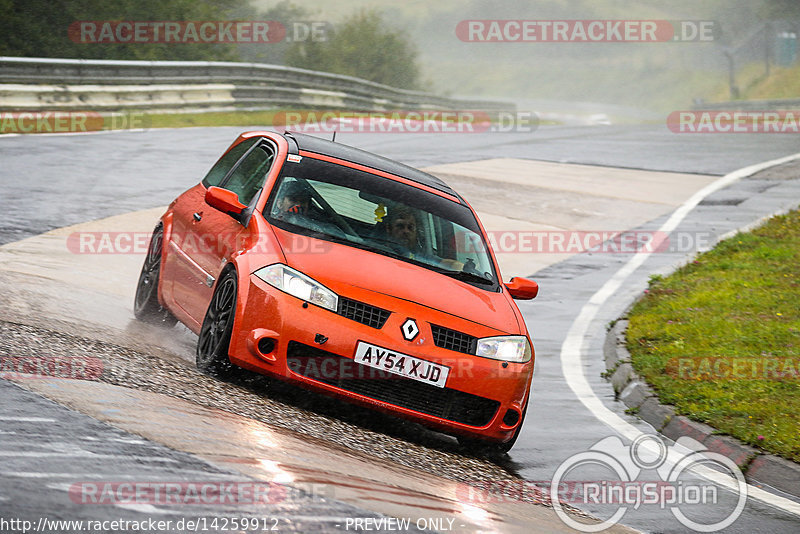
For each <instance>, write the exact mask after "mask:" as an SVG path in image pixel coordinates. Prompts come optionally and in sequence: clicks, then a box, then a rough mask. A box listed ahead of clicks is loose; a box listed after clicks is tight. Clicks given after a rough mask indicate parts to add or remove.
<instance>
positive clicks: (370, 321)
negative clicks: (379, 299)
mask: <svg viewBox="0 0 800 534" xmlns="http://www.w3.org/2000/svg"><path fill="white" fill-rule="evenodd" d="M336 313H338V314H339V315H341V316H343V317H347V318H348V319H352V320H353V321H357V322H359V323H361V324H365V325H367V326H371V327H372V328H378V329H380V328H383V324H384V323H385V322H386V319H388V318H389V315H391V312H390V311H388V310H384V309H382V308H377V307H375V306H370V305H369V304H364V303H363V302H359V301H357V300H352V299H348V298H345V297H339V306H338V307H337V309H336Z"/></svg>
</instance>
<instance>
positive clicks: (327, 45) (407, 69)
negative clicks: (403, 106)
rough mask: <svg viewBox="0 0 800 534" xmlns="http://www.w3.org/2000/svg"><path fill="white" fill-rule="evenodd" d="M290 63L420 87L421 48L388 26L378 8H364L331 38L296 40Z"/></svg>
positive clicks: (288, 61) (289, 58)
mask: <svg viewBox="0 0 800 534" xmlns="http://www.w3.org/2000/svg"><path fill="white" fill-rule="evenodd" d="M286 64H287V65H289V66H292V67H300V68H304V69H311V70H322V71H327V72H333V73H336V74H346V75H349V76H357V77H359V78H365V79H367V80H371V81H374V82H377V83H382V84H385V85H390V86H392V87H399V88H403V89H418V88H419V86H420V69H419V65H418V63H417V51H416V49H415V47H414V46H413V43H412V42H411V41H410V39H409V38H408V37H407V36H406V34H405V33H404V32H402V31H395V30H391V29H389V28H387V27H386V25H385V24H384V22H383V19H382V17H381V15H380V13H378V12H377V11H374V10H366V11H364V10H362V11H359V12H357V13H356V14H355V15H353V16H351V17H350V18H349V19H347V20H345V21H344V23H342V24H341V25H340V26H339V27H338V28H337V29H335V30H334V31H332V32H331V34H330V35H328V36H327V41H324V42H320V41H306V42H298V43H293V44H292V45H291V46H290V47H289V50H288V51H287V53H286Z"/></svg>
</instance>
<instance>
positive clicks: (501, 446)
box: [458, 404, 528, 454]
mask: <svg viewBox="0 0 800 534" xmlns="http://www.w3.org/2000/svg"><path fill="white" fill-rule="evenodd" d="M527 412H528V405H527V404H526V405H525V408H523V409H522V417H520V420H519V426H517V430H516V431H515V432H514V435H513V436H512V437H511V439H510V440H508V441H505V442H503V443H496V442H491V441H485V440H482V439H478V438H469V437H466V436H458V444H459V445H461V447H463V448H465V449H467V450H469V451H470V452H477V453H483V454H486V453H488V454H505V453H507V452H508V451H510V450H511V447H513V446H514V444H515V443H516V442H517V438H518V437H519V434H520V432H521V431H522V423H524V422H525V414H526V413H527Z"/></svg>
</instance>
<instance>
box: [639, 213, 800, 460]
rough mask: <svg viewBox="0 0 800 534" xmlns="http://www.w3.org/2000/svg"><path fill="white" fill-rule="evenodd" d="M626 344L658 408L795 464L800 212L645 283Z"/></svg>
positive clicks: (798, 447) (799, 421)
mask: <svg viewBox="0 0 800 534" xmlns="http://www.w3.org/2000/svg"><path fill="white" fill-rule="evenodd" d="M627 342H628V349H629V350H630V352H631V356H632V359H633V366H634V368H635V369H636V371H637V372H638V373H639V374H640V375H642V376H643V377H644V378H645V379H646V380H647V382H649V383H650V384H651V385H652V386H653V387H654V388H655V390H656V391H657V392H658V395H659V397H660V399H661V401H662V402H664V403H667V404H672V405H674V406H675V408H676V411H677V412H678V413H680V414H683V415H686V416H688V417H690V418H691V419H694V420H697V421H702V422H704V423H708V424H709V425H711V426H713V427H714V428H716V429H718V430H721V431H722V432H724V433H727V434H730V435H731V436H734V437H736V438H738V439H740V440H742V441H744V442H746V443H749V444H751V445H755V446H758V447H760V448H762V449H764V450H766V451H769V452H772V453H775V454H778V455H781V456H783V457H785V458H789V459H791V460H794V461H800V415H799V414H800V212H798V211H793V212H790V213H789V214H787V215H783V216H778V217H774V218H772V219H770V220H769V221H768V222H767V223H766V224H765V225H763V226H761V227H759V228H758V229H756V230H754V231H753V232H751V233H747V234H738V235H736V236H735V237H733V238H731V239H728V240H726V241H724V242H722V243H720V244H719V245H718V246H717V247H716V248H715V249H714V250H712V251H709V252H707V253H705V254H703V255H701V256H699V257H698V258H697V259H696V260H695V261H694V262H692V263H689V264H688V265H686V266H684V267H683V268H681V269H679V270H678V271H677V272H675V273H673V274H672V275H670V276H667V277H653V278H651V281H650V288H649V289H648V291H647V293H646V294H645V295H644V296H643V298H642V299H640V300H639V302H637V303H636V305H635V306H634V308H633V310H632V311H631V313H630V325H629V327H628V332H627Z"/></svg>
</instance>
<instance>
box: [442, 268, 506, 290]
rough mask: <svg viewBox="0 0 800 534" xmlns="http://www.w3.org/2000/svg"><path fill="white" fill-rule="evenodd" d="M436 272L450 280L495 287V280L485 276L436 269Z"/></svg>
mask: <svg viewBox="0 0 800 534" xmlns="http://www.w3.org/2000/svg"><path fill="white" fill-rule="evenodd" d="M436 272H438V273H441V274H443V275H445V276H449V277H450V278H455V279H456V280H460V281H462V282H474V283H476V284H481V285H486V286H493V285H494V280H493V279H491V278H486V277H485V276H481V275H479V274H475V273H470V272H467V271H448V270H447V269H436Z"/></svg>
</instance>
